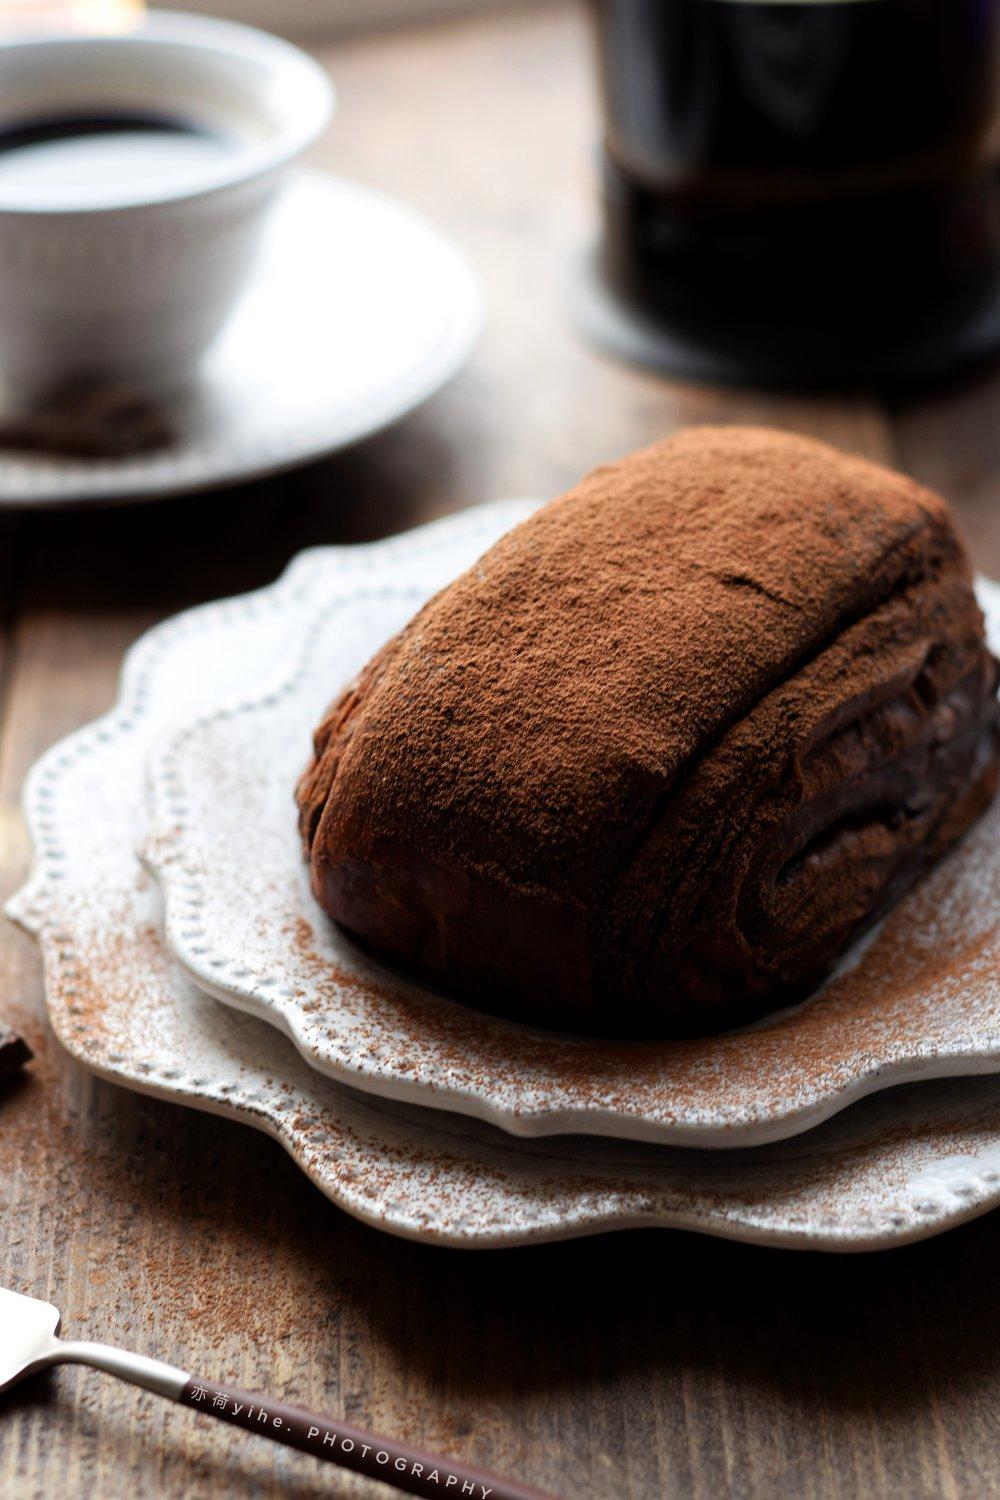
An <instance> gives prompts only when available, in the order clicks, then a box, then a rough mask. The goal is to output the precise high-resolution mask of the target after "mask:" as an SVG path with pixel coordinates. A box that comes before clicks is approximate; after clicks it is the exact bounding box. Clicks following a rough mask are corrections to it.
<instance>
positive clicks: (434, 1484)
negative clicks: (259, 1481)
mask: <svg viewBox="0 0 1000 1500" xmlns="http://www.w3.org/2000/svg"><path fill="white" fill-rule="evenodd" d="M58 1330H59V1311H58V1309H57V1308H55V1307H53V1306H52V1304H51V1303H50V1302H40V1301H38V1300H37V1299H36V1298H35V1297H25V1296H23V1295H22V1294H21V1293H20V1292H11V1291H7V1290H6V1289H5V1288H3V1287H0V1392H2V1391H5V1390H7V1389H8V1388H9V1387H10V1386H12V1385H15V1384H16V1383H17V1381H19V1380H21V1379H23V1378H24V1377H25V1376H27V1375H33V1374H34V1373H35V1372H36V1371H39V1370H46V1369H48V1368H49V1367H50V1366H52V1365H59V1364H77V1365H90V1366H91V1367H92V1368H93V1369H95V1370H105V1371H107V1373H108V1374H109V1375H117V1376H118V1377H119V1379H121V1380H129V1381H131V1382H132V1384H133V1385H139V1386H142V1387H143V1389H144V1390H147V1391H154V1392H155V1393H156V1395H158V1396H166V1397H167V1398H168V1400H170V1401H178V1402H180V1403H181V1405H182V1406H193V1407H194V1408H195V1409H196V1410H197V1411H201V1412H203V1413H204V1414H205V1415H206V1416H209V1417H217V1418H218V1419H219V1421H221V1422H234V1423H235V1424H236V1426H237V1427H246V1428H249V1430H250V1431H251V1432H256V1433H259V1434H261V1435H262V1436H264V1437H269V1438H271V1439H272V1440H273V1441H274V1442H276V1443H285V1444H286V1445H287V1446H288V1447H289V1448H300V1449H301V1450H302V1451H303V1452H304V1453H312V1454H314V1455H315V1456H316V1457H317V1458H324V1459H326V1460H327V1461H328V1462H330V1463H334V1464H339V1465H340V1466H341V1468H344V1469H353V1470H355V1471H356V1472H357V1473H359V1474H365V1475H367V1476H368V1477H369V1478H372V1479H380V1480H382V1482H383V1483H384V1484H391V1485H394V1486H395V1488H396V1489H398V1490H405V1491H406V1493H407V1494H409V1495H429V1496H442V1495H454V1496H459V1495H464V1496H473V1497H474V1500H552V1497H551V1496H548V1497H547V1496H546V1495H545V1494H544V1492H543V1491H542V1490H537V1489H532V1488H531V1487H530V1486H528V1485H523V1484H516V1483H511V1482H510V1481H508V1480H505V1479H498V1478H497V1477H496V1476H495V1475H493V1474H486V1473H483V1471H482V1470H480V1469H470V1468H468V1467H467V1466H466V1465H465V1464H458V1463H455V1462H453V1461H452V1460H451V1459H448V1458H441V1457H439V1456H435V1455H434V1454H433V1453H422V1452H421V1451H420V1450H419V1449H417V1448H410V1447H409V1446H407V1445H405V1444H403V1443H398V1442H395V1441H394V1440H392V1439H390V1438H383V1437H379V1436H377V1435H376V1434H375V1433H371V1432H364V1431H363V1430H362V1429H361V1428H359V1427H350V1426H348V1425H347V1423H345V1422H335V1421H333V1420H331V1418H329V1417H321V1416H317V1415H315V1414H314V1413H312V1412H308V1411H303V1410H302V1408H301V1407H298V1406H287V1405H286V1404H285V1403H284V1402H281V1401H272V1400H271V1399H270V1398H269V1397H268V1396H262V1395H260V1394H259V1393H257V1392H255V1391H241V1390H237V1389H235V1388H234V1387H232V1386H225V1385H219V1384H218V1383H217V1382H215V1381H209V1380H198V1379H196V1378H195V1377H194V1376H192V1375H190V1374H189V1373H188V1371H187V1370H180V1369H178V1368H177V1367H176V1366H175V1365H167V1364H164V1363H163V1362H162V1361H161V1360H158V1359H148V1358H147V1357H146V1356H145V1355H143V1354H130V1353H129V1352H128V1351H127V1350H125V1349H115V1348H112V1347H111V1345H110V1344H90V1343H78V1342H71V1341H69V1340H66V1339H60V1338H59V1337H58V1336H57V1335H58Z"/></svg>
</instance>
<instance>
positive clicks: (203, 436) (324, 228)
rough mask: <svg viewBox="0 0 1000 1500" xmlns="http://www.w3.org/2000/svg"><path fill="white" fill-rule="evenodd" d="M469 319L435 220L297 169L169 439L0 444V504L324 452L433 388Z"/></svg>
mask: <svg viewBox="0 0 1000 1500" xmlns="http://www.w3.org/2000/svg"><path fill="white" fill-rule="evenodd" d="M479 325H480V302H479V292H478V290H477V287H476V284H475V281H474V279H473V277H472V274H471V272H470V271H469V268H468V266H467V265H466V263H465V261H464V260H463V258H462V256H461V255H460V254H459V252H458V251H457V250H456V249H455V248H454V246H453V245H451V244H450V242H449V241H448V240H447V239H445V238H444V236H442V235H441V234H439V233H438V232H437V230H435V229H432V228H431V227H430V225H428V224H426V223H424V221H423V220H422V219H420V218H419V217H418V216H417V215H416V214H414V213H411V212H410V210H409V209H407V208H406V207H404V206H403V205H402V204H399V203H394V202H393V201H392V200H391V199H389V198H386V197H383V195H382V194H381V193H377V192H373V191H372V190H371V189H369V188H365V187H361V186H359V185H358V184H356V183H352V182H345V181H342V180H340V179H339V178H336V177H329V176H327V175H325V174H324V173H320V172H298V173H296V174H295V175H294V176H293V178H292V179H291V182H290V184H289V186H288V187H287V188H286V189H285V190H284V192H283V194H282V196H281V198H280V199H279V200H278V202H277V204H276V205H275V207H274V209H273V210H272V211H271V216H270V219H269V222H268V225H267V228H266V231H265V235H264V241H263V244H262V247H261V251H260V256H259V261H258V264H257V268H256V270H255V273H254V277H253V279H252V281H251V283H250V285H249V286H248V288H247V290H246V292H245V293H244V294H243V296H242V297H241V299H240V302H239V304H238V306H237V308H236V310H235V311H234V313H233V315H232V317H231V318H230V320H229V322H228V323H227V324H226V327H225V329H224V330H223V332H222V334H221V335H220V337H219V338H218V339H217V340H216V342H215V343H214V344H213V346H212V348H211V349H210V351H209V353H208V355H207V357H206V359H205V361H204V363H203V365H202V367H201V369H200V370H199V372H198V374H197V375H196V377H195V379H194V381H193V382H192V385H191V388H190V389H189V390H187V391H184V392H181V393H180V394H179V395H178V396H177V397H176V398H173V399H171V400H170V401H169V402H168V403H167V404H166V405H165V407H164V416H165V418H166V420H167V421H168V423H169V424H170V425H171V427H172V428H174V429H175V430H176V433H177V436H176V439H175V441H174V442H173V443H172V444H171V445H170V446H169V447H166V448H164V449H162V450H159V451H157V452H154V453H148V454H140V455H138V456H136V457H134V458H127V459H76V458H67V457H57V456H53V455H49V454H42V453H37V454H28V453H15V452H11V451H9V450H6V449H2V448H0V507H2V506H36V505H76V504H80V503H82V502H84V501H87V500H98V499H99V500H111V499H117V500H134V499H139V498H145V499H154V498H157V497H159V496H163V495H176V494H180V493H182V492H184V491H187V490H193V489H203V488H207V487H208V486H210V485H211V486H212V487H215V488H218V486H220V485H223V484H235V483H237V482H240V481H243V480H247V479H254V478H257V477H259V476H260V475H262V474H271V473H274V472H275V471H277V470H279V469H284V468H287V467H289V466H290V465H292V464H299V463H304V462H305V461H306V460H307V459H312V458H317V457H319V456H320V455H321V454H326V453H332V452H334V451H335V450H336V449H338V448H342V447H344V446H346V445H347V444H348V443H353V442H356V441H357V440H358V439H359V438H363V437H368V436H370V434H372V433H373V432H378V431H379V429H380V428H382V427H385V426H387V425H388V424H389V423H390V422H395V421H397V420H398V419H399V418H400V417H402V416H404V415H405V414H406V413H407V412H409V411H412V409H413V408H414V407H415V406H418V405H419V404H420V402H421V401H425V400H426V399H427V398H428V397H429V396H431V395H432V394H433V393H434V392H435V391H436V390H437V389H438V388H439V387H440V386H442V385H444V383H445V381H447V380H449V379H450V378H451V376H452V375H454V374H455V372H456V370H458V369H459V367H460V366H461V365H462V364H463V363H464V361H465V359H466V358H467V357H468V355H469V352H470V351H471V349H472V346H473V344H474V342H475V340H476V337H477V335H478V332H479Z"/></svg>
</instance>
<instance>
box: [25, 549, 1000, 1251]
mask: <svg viewBox="0 0 1000 1500" xmlns="http://www.w3.org/2000/svg"><path fill="white" fill-rule="evenodd" d="M457 524H458V525H459V526H461V523H457ZM455 526H456V523H448V524H447V525H446V526H445V527H440V528H439V527H431V528H428V529H427V530H426V531H425V532H424V533H423V535H422V538H421V544H423V542H424V541H426V542H427V543H429V544H430V545H431V548H433V545H434V543H435V540H436V538H438V537H441V538H442V540H443V539H445V538H447V540H448V542H449V545H450V544H451V543H452V542H453V541H454V540H455V537H456V531H455ZM412 545H413V539H411V538H408V539H407V540H406V543H405V546H406V548H407V549H409V548H410V547H412ZM398 555H399V553H398V545H397V544H396V543H394V542H390V543H384V544H381V545H380V546H379V547H378V548H376V549H371V550H365V551H364V552H360V551H354V550H351V549H344V550H343V551H342V552H339V553H338V554H336V555H335V556H334V555H333V554H331V553H329V552H326V553H320V554H318V555H317V554H307V555H306V556H305V557H304V558H302V559H300V561H299V563H298V564H297V565H296V566H295V568H294V569H293V570H292V571H291V573H290V574H289V575H286V579H285V581H284V582H283V584H282V585H281V586H280V588H279V589H278V590H274V589H271V590H265V591H264V592H263V593H260V594H252V595H248V596H247V597H246V598H243V599H239V600H234V601H227V602H224V603H220V604H215V605H209V606H206V607H205V608H202V609H200V610H195V611H192V612H191V613H189V614H186V615H181V616H179V617H178V618H177V619H175V620H172V621H169V622H168V623H167V624H166V625H162V626H160V627H158V628H157V629H156V630H154V631H152V632H150V634H149V635H147V636H145V637H144V638H143V639H142V641H140V642H139V644H138V645H137V646H136V647H134V648H133V650H132V651H131V652H130V654H129V657H128V659H127V663H126V668H125V672H124V675H123V682H122V691H121V698H120V701H119V704H118V706H117V707H116V708H115V709H114V710H113V711H112V712H111V713H110V714H108V715H107V716H106V717H105V718H103V719H101V720H98V721H97V722H96V723H95V724H92V725H89V726H88V727H87V728H85V729H82V730H79V731H78V732H77V733H75V734H73V735H71V736H70V737H69V738H68V739H67V740H64V741H63V742H62V743H61V744H59V745H56V746H55V747H54V748H53V749H52V750H50V751H49V752H48V753H47V754H46V755H45V756H44V757H43V758H42V760H41V761H40V762H39V763H38V765H36V767H35V768H34V769H33V771H32V773H31V775H30V777H29V779H28V783H27V786H26V790H25V811H26V816H27V819H28V823H29V827H30V831H31V834H32V837H33V839H34V842H35V851H36V856H35V865H34V869H33V871H32V875H31V878H30V880H29V882H28V884H27V885H26V886H25V888H24V889H23V890H22V891H21V892H20V894H19V895H18V896H17V897H15V898H14V900H13V901H12V902H11V903H10V905H9V907H8V911H9V912H10V914H11V915H12V916H14V917H15V918H16V919H17V920H18V921H20V922H21V923H22V924H23V925H25V926H26V927H28V928H29V929H30V930H31V931H33V932H35V933H37V934H38V937H39V940H40V942H41V946H42V951H43V956H44V961H45V977H46V987H47V996H48V1004H49V1012H50V1015H51V1019H52V1024H53V1026H54V1028H55V1031H56V1034H57V1036H58V1037H59V1038H60V1040H61V1042H62V1043H63V1045H64V1046H65V1047H66V1048H67V1049H68V1050H69V1052H70V1053H71V1054H72V1055H73V1056H74V1057H75V1058H76V1059H77V1060H78V1061H79V1062H81V1063H82V1064H83V1065H84V1066H85V1067H87V1068H90V1069H92V1070H93V1071H94V1072H96V1073H98V1074H100V1075H101V1076H102V1077H104V1078H108V1079H110V1080H112V1081H114V1082H116V1083H120V1084H122V1085H124V1086H125V1087H128V1088H134V1089H138V1090H139V1091H140V1092H143V1093H149V1094H154V1095H157V1096H159V1097H162V1098H167V1099H171V1100H174V1101H175V1102H178V1103H186V1104H189V1105H191V1106H192V1107H193V1108H197V1109H202V1110H207V1111H209V1112H210V1113H215V1114H220V1115H225V1116H228V1117H230V1118H232V1119H235V1120H241V1121H244V1122H245V1123H247V1124H250V1125H254V1126H256V1127H257V1128H258V1129H261V1130H264V1131H267V1132H268V1133H269V1134H271V1135H272V1136H274V1137H275V1138H276V1139H277V1140H279V1141H280V1142H281V1143H282V1145H283V1146H284V1147H285V1149H286V1150H287V1151H288V1152H289V1153H290V1155H291V1156H292V1157H293V1158H294V1160H295V1161H296V1162H297V1163H298V1165H299V1166H300V1167H301V1168H302V1170H303V1171H304V1172H306V1173H307V1175H308V1176H309V1177H310V1178H311V1179H312V1180H313V1181H314V1182H315V1183H316V1184H317V1186H318V1187H319V1188H320V1189H321V1190H322V1191H323V1192H324V1193H326V1194H327V1196H328V1197H330V1198H331V1199H333V1201H334V1202H336V1203H338V1204H340V1205H341V1207H343V1208H344V1209H346V1210H347V1211H348V1212H349V1213H352V1214H355V1215H356V1216H357V1217H359V1218H361V1219H364V1220H366V1221H367V1222H369V1223H371V1224H373V1225H375V1226H377V1227H379V1228H382V1229H386V1230H389V1231H391V1232H393V1233H395V1234H400V1235H405V1236H408V1237H410V1238H414V1239H421V1240H425V1241H427V1242H429V1243H433V1244H449V1245H457V1246H463V1247H491V1246H498V1245H516V1244H524V1243H528V1242H534V1241H540V1240H551V1239H559V1238H567V1237H570V1236H575V1235H581V1234H588V1233H594V1232H596V1231H599V1230H606V1229H616V1228H627V1227H640V1226H653V1225H660V1226H673V1227H677V1228H688V1229H700V1230H703V1231H705V1232H708V1233H712V1234H719V1235H725V1236H727V1237H730V1238H734V1239H743V1240H749V1241H754V1242H758V1243H762V1244H773V1245H783V1246H788V1247H795V1248H801V1249H825V1250H871V1249H878V1248H885V1247H888V1246H891V1245H897V1244H902V1243H905V1242H907V1241H910V1240H915V1239H921V1238H924V1237H926V1236H928V1235H931V1234H935V1233H939V1232H940V1231H942V1230H944V1229H947V1228H950V1227H952V1226H953V1225H956V1224H959V1223H962V1222H964V1221H965V1220H967V1219H970V1218H973V1217H975V1216H976V1215H978V1214H981V1213H985V1212H986V1211H987V1210H989V1209H991V1208H993V1207H995V1206H997V1205H998V1204H1000V1082H997V1081H996V1080H989V1079H979V1080H965V1081H963V1082H961V1083H957V1082H952V1083H947V1084H944V1083H942V1084H927V1085H923V1086H921V1087H919V1088H913V1089H901V1090H896V1091H894V1092H893V1093H891V1094H886V1095H882V1096H881V1097H880V1098H878V1099H876V1100H870V1101H868V1102H866V1103H865V1104H862V1105H860V1106H859V1107H858V1108H857V1109H854V1110H851V1111H850V1112H849V1113H848V1114H846V1115H843V1116H842V1117H841V1118H840V1119H838V1120H835V1121H831V1122H829V1123H828V1124H826V1125H824V1126H822V1127H820V1128H819V1129H818V1130H816V1131H813V1132H811V1133H810V1134H809V1135H808V1136H805V1137H802V1138H801V1139H799V1140H795V1141H791V1142H788V1143H785V1144H782V1145H772V1146H765V1147H761V1148H757V1149H751V1150H748V1151H740V1152H736V1153H721V1154H720V1153H718V1152H702V1151H691V1150H673V1149H671V1148H669V1147H662V1146H661V1147H653V1146H643V1145H631V1144H628V1143H624V1142H612V1141H598V1140H593V1139H590V1140H566V1139H563V1140H555V1141H518V1140H512V1139H511V1138H510V1137H509V1136H507V1135H504V1134H502V1133H501V1132H499V1131H496V1130H494V1129H492V1128H491V1127H490V1126H489V1125H486V1124H482V1123H480V1122H478V1121H473V1120H467V1119H463V1118H461V1117H459V1116H457V1115H454V1114H446V1113H443V1112H441V1111H436V1110H428V1109H413V1108H409V1107H406V1106H401V1105H387V1104H384V1103H382V1102H380V1101H379V1100H377V1099H373V1098H372V1097H371V1096H366V1095H361V1094H358V1093H356V1092H354V1091H353V1090H351V1089H347V1088H344V1087H342V1086H340V1085H338V1084H336V1083H333V1082H331V1081H330V1080H329V1079H326V1078H323V1077H321V1076H320V1075H319V1074H318V1073H316V1072H315V1071H314V1070H313V1069H311V1068H309V1067H308V1066H307V1065H306V1064H305V1063H304V1062H303V1061H302V1059H301V1058H300V1057H299V1056H298V1055H297V1054H296V1052H295V1050H294V1048H292V1047H291V1046H290V1045H289V1044H288V1042H287V1041H286V1040H285V1039H284V1038H283V1037H282V1036H280V1035H279V1034H278V1032H277V1031H275V1029H274V1028H273V1027H271V1026H267V1025H264V1024H263V1023H261V1022H260V1021H256V1020H253V1019H252V1018H250V1017H249V1016H246V1015H243V1014H241V1013H240V1012H238V1011H236V1010H233V1009H231V1008H228V1007H225V1006H222V1005H219V1004H217V1003H216V1002H215V1001H214V1000H212V999H210V998H209V997H207V996H206V995H204V994H202V993H201V992H200V991H199V990H197V989H196V988H195V987H194V986H193V985H191V984H190V983H189V982H188V981H187V980H186V979H185V978H184V977H183V975H181V974H180V973H179V972H178V970H177V968H176V967H175V966H174V965H173V964H172V963H171V961H170V957H169V954H168V953H167V950H166V948H165V945H164V943H163V940H162V934H161V931H160V926H159V917H160V913H159V902H158V896H157V892H156V889H155V887H154V886H153V885H152V883H151V881H150V880H149V878H148V876H146V874H145V872H144V871H143V870H142V868H141V866H140V865H139V864H138V862H137V861H136V859H135V857H134V855H133V854H132V852H131V844H132V840H133V837H134V834H135V831H136V828H137V827H141V825H142V823H143V820H144V806H143V804H144V797H143V767H144V762H145V758H146V753H147V750H148V747H149V745H150V744H151V742H152V740H153V739H154V738H155V736H156V735H157V734H158V733H160V732H162V730H163V729H164V728H165V727H166V725H167V724H169V722H170V721H171V719H172V718H173V717H174V716H176V715H178V714H181V715H185V716H186V715H188V714H191V713H193V712H197V711H198V710H199V709H200V708H203V707H205V706H207V705H208V704H209V703H211V702H213V701H215V699H216V698H217V697H218V695H219V693H220V691H222V689H223V688H224V687H228V688H229V689H231V690H240V689H244V690H250V688H251V687H252V685H253V683H254V682H255V681H256V680H257V679H258V677H259V674H260V671H261V669H265V670H266V669H267V668H268V666H269V665H274V664H275V662H276V661H277V659H278V658H279V656H280V653H281V650H282V643H281V641H280V639H279V637H278V634H277V633H276V630H275V625H276V623H277V620H278V617H279V616H280V615H281V614H282V612H283V610H284V608H285V607H286V605H287V603H288V601H289V599H291V598H294V597H296V596H297V595H298V596H300V597H302V598H305V597H306V596H307V594H308V591H309V586H310V582H311V577H310V575H311V573H312V572H313V570H314V569H315V568H317V567H319V568H321V569H322V571H323V572H324V573H328V572H329V570H330V568H331V567H332V566H336V569H337V572H338V575H339V576H341V577H344V578H347V577H349V576H350V575H351V574H352V573H354V572H355V571H356V570H362V571H364V572H365V573H367V574H368V575H369V576H370V572H371V569H372V567H373V566H377V567H378V568H379V569H380V570H382V569H384V570H385V572H386V573H390V572H391V571H392V569H393V568H394V566H395V563H396V560H397V558H398ZM432 557H433V553H432V552H430V553H429V554H428V560H429V562H430V561H431V560H432Z"/></svg>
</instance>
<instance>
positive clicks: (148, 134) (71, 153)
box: [0, 114, 236, 194]
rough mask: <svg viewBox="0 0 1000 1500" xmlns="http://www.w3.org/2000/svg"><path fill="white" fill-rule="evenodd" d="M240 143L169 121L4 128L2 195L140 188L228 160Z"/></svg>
mask: <svg viewBox="0 0 1000 1500" xmlns="http://www.w3.org/2000/svg"><path fill="white" fill-rule="evenodd" d="M235 144H236V143H235V142H234V141H233V140H232V139H230V138H227V137H226V136H223V135H222V134H219V133H216V132H214V131H210V130H208V129H203V128H202V127H200V126H198V125H195V124H192V123H190V122H188V121H184V120H178V119H173V118H171V117H168V116H158V115H139V114H107V115H103V114H102V115H98V114H94V115H84V116H61V117H58V118H53V117H46V118H43V119H29V120H23V121H16V122H14V123H13V124H9V125H7V126H0V193H2V191H3V189H4V187H6V186H11V185H14V186H18V187H21V186H30V187H32V188H41V189H46V190H49V189H51V190H52V192H53V193H54V194H57V193H59V192H60V191H65V190H69V191H71V192H73V193H78V192H80V191H86V189H87V188H88V187H105V186H108V185H112V184H114V185H132V184H135V185H142V184H145V183H147V182H156V181H158V180H162V179H163V178H166V177H171V176H176V175H177V174H179V173H183V172H185V171H187V170H188V169H190V168H191V167H197V166H203V165H207V164H209V163H212V162H214V161H217V160H219V159H220V158H221V157H224V156H226V155H228V154H229V153H230V152H231V151H232V150H233V149H234V146H235Z"/></svg>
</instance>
